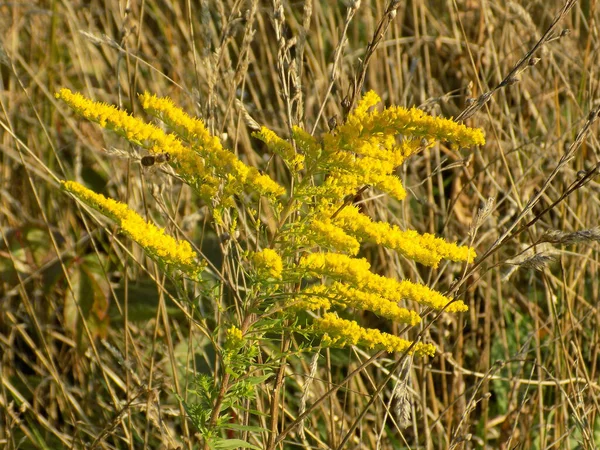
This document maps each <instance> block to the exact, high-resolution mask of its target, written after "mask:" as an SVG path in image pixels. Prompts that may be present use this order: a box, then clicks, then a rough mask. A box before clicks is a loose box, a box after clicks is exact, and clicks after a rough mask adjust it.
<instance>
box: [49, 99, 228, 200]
mask: <svg viewBox="0 0 600 450" xmlns="http://www.w3.org/2000/svg"><path fill="white" fill-rule="evenodd" d="M56 98H58V99H61V100H63V101H64V102H65V103H66V104H67V105H69V107H70V108H71V109H73V110H74V111H75V112H77V113H78V114H79V115H81V116H82V117H84V118H86V119H87V120H90V121H92V122H96V123H98V124H99V125H100V126H101V127H103V128H107V129H109V130H113V131H115V132H117V133H119V134H121V135H123V136H124V137H125V138H126V139H127V140H128V141H130V142H132V143H134V144H137V145H141V146H143V147H145V148H147V149H149V150H150V151H151V152H153V153H163V152H168V153H169V154H170V156H171V160H172V161H175V162H176V164H177V172H178V173H179V174H180V175H181V176H182V177H184V178H185V179H188V180H190V181H192V182H195V181H201V182H202V184H203V185H204V186H211V187H216V186H217V185H218V182H217V181H216V180H214V179H213V178H212V177H211V176H210V175H209V174H208V173H207V172H206V170H205V166H204V161H203V160H202V158H200V157H199V156H198V155H197V154H196V153H194V152H193V151H192V150H191V149H189V148H187V147H185V146H184V145H183V143H182V142H181V141H180V140H179V139H178V138H177V137H176V136H175V135H173V134H167V133H165V132H164V131H162V130H161V129H160V128H158V127H156V126H154V125H152V124H149V123H146V122H144V121H142V120H140V119H138V118H136V117H133V116H131V115H129V114H128V113H127V112H126V111H122V110H120V109H118V108H116V107H115V106H112V105H107V104H105V103H102V102H95V101H92V100H89V99H87V98H85V97H84V96H83V95H81V94H79V93H74V92H71V91H70V90H69V89H65V88H63V89H61V90H60V91H58V93H56ZM215 189H216V188H215ZM215 189H212V190H211V192H214V190H215Z"/></svg>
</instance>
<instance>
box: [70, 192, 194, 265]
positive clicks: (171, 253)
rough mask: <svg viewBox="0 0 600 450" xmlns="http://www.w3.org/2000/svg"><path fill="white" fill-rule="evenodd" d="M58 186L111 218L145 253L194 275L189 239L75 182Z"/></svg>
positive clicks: (192, 252) (192, 254) (192, 253)
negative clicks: (165, 229) (175, 234)
mask: <svg viewBox="0 0 600 450" xmlns="http://www.w3.org/2000/svg"><path fill="white" fill-rule="evenodd" d="M62 186H63V188H64V189H65V190H66V191H67V192H70V193H71V194H73V195H74V196H75V197H77V198H79V199H80V200H81V201H83V202H84V203H86V204H87V205H89V206H91V207H92V208H94V209H96V210H98V211H100V212H101V213H102V214H104V215H106V216H108V217H110V218H112V219H113V220H114V221H115V222H117V223H118V224H119V226H120V227H121V228H122V230H123V231H124V232H125V234H126V235H127V236H129V237H130V238H131V239H133V240H134V241H135V242H137V243H138V244H139V245H140V246H141V247H142V248H144V250H146V251H147V252H148V253H149V254H151V255H154V256H156V257H157V258H159V259H160V260H161V261H163V262H164V263H167V264H173V265H175V266H178V267H179V268H181V269H183V270H185V271H186V272H188V273H190V274H192V275H197V273H198V272H199V271H200V270H201V266H200V265H199V264H197V263H196V253H195V252H194V251H193V250H192V247H191V245H190V244H189V242H187V241H180V240H177V239H175V238H173V237H172V236H169V235H166V234H165V231H164V230H163V229H161V228H158V227H156V226H155V225H153V224H151V223H148V222H146V221H145V220H144V219H143V218H142V217H141V216H140V215H139V214H138V213H136V212H135V211H133V210H131V209H130V208H129V207H128V206H127V205H125V204H124V203H121V202H118V201H116V200H113V199H111V198H106V197H105V196H103V195H102V194H97V193H95V192H94V191H91V190H90V189H88V188H86V187H85V186H82V185H81V184H79V183H76V182H74V181H63V182H62Z"/></svg>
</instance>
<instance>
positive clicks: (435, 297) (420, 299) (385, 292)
mask: <svg viewBox="0 0 600 450" xmlns="http://www.w3.org/2000/svg"><path fill="white" fill-rule="evenodd" d="M299 268H301V269H306V270H307V271H308V272H309V273H311V274H313V275H314V276H319V277H321V276H329V277H331V278H333V279H335V280H338V281H344V282H346V283H348V284H351V285H353V286H355V287H356V288H357V289H359V290H361V291H371V292H374V293H376V294H379V295H380V296H382V297H385V298H387V299H389V300H396V301H399V300H402V299H409V300H412V301H415V302H417V303H419V304H421V305H424V306H429V307H431V308H433V309H437V310H440V309H443V308H446V309H445V310H446V311H447V312H463V311H467V310H468V309H469V308H468V307H467V305H465V304H464V303H463V302H462V301H460V300H457V301H453V300H452V299H450V298H448V297H446V296H444V295H442V294H441V293H439V292H437V291H435V290H433V289H431V288H429V287H427V286H424V285H421V284H417V283H413V282H412V281H408V280H402V281H397V280H394V279H392V278H388V277H383V276H381V275H377V274H374V273H372V272H371V271H370V268H371V265H370V264H369V263H368V262H367V260H366V259H364V258H361V259H357V258H351V257H349V256H347V255H342V254H339V253H312V254H309V255H306V256H303V257H302V258H301V259H300V262H299Z"/></svg>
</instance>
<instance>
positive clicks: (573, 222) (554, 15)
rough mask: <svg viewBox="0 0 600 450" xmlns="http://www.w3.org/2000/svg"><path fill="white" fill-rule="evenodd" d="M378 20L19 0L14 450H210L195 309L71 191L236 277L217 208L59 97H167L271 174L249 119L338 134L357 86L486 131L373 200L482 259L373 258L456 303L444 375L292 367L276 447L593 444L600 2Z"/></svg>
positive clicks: (1, 72)
mask: <svg viewBox="0 0 600 450" xmlns="http://www.w3.org/2000/svg"><path fill="white" fill-rule="evenodd" d="M359 3H360V2H346V4H347V6H345V5H344V4H343V3H342V2H337V1H336V2H334V1H309V0H307V1H304V2H303V1H295V2H280V1H277V0H273V2H258V1H252V0H247V1H240V0H224V1H216V0H208V1H201V2H167V1H164V2H163V1H155V0H147V1H145V2H131V3H129V2H117V1H115V0H108V1H98V0H91V1H88V2H71V1H65V0H62V1H56V2H41V3H38V4H31V3H28V2H5V3H0V44H1V47H0V107H1V113H0V130H1V131H0V150H1V152H0V226H1V236H2V240H1V241H0V299H1V303H0V305H1V306H0V447H3V448H9V449H16V448H20V449H26V448H95V449H110V448H129V449H134V448H157V449H158V448H164V449H175V448H189V449H191V448H197V447H194V446H195V445H198V440H197V438H196V437H195V435H194V430H193V429H191V427H190V425H189V423H188V422H187V421H186V420H183V418H182V417H183V415H184V411H183V408H182V406H181V404H180V403H179V402H178V401H177V399H176V397H175V395H174V393H178V394H179V395H180V396H182V397H184V398H186V397H188V396H191V394H190V389H191V385H190V381H191V380H190V377H186V374H191V373H194V372H196V371H202V370H208V369H209V368H210V369H214V367H213V360H214V355H212V354H211V353H210V345H208V344H209V343H208V341H207V339H206V338H205V337H203V336H204V334H203V333H202V330H199V328H198V326H197V323H196V321H195V320H191V319H192V317H190V309H189V307H188V303H187V302H184V301H183V299H181V298H178V297H177V296H174V293H173V291H172V290H171V289H170V286H169V283H168V282H167V281H166V280H165V279H164V278H163V277H162V276H161V274H160V272H159V271H158V269H157V268H156V267H155V266H153V265H152V264H151V262H150V261H147V260H145V259H144V256H143V254H142V253H141V252H140V250H139V249H138V248H136V247H135V246H133V245H131V243H129V242H128V241H127V240H125V239H123V238H122V237H121V236H119V234H118V233H116V230H115V229H113V228H112V227H111V226H108V227H107V226H106V225H105V222H103V221H101V220H99V219H98V220H96V219H91V218H90V217H91V216H89V215H87V214H83V211H81V210H80V209H79V208H78V207H77V206H76V204H74V203H73V202H72V201H71V200H70V199H69V198H67V197H66V196H65V195H63V194H62V193H61V192H60V191H59V189H58V185H57V179H59V178H60V179H75V180H79V181H82V182H84V183H85V184H87V185H89V186H91V187H93V188H94V189H96V190H103V191H104V192H105V193H107V194H109V195H111V196H112V197H113V198H119V199H123V200H125V199H127V201H128V202H129V204H131V205H132V206H133V207H135V208H137V209H138V210H140V211H142V210H143V208H144V205H146V207H147V209H146V211H147V214H149V215H151V216H152V217H153V218H154V219H155V220H157V221H159V222H161V223H163V224H165V225H167V226H168V227H169V228H170V230H171V231H173V232H174V233H181V234H184V235H186V236H187V237H189V238H190V239H191V240H192V241H193V242H195V243H196V244H198V245H200V246H202V248H203V249H204V251H205V252H207V253H208V254H209V255H212V256H211V258H213V259H214V262H215V263H216V264H219V258H220V256H215V255H217V254H218V253H219V252H218V249H219V242H218V239H217V237H215V236H211V235H210V233H209V232H208V230H207V229H206V227H205V220H206V217H205V216H204V210H203V209H202V208H200V207H199V205H198V204H197V203H195V200H194V199H193V198H191V196H190V194H189V192H188V191H186V190H182V189H181V188H180V186H179V184H178V183H177V182H176V181H175V180H173V178H172V177H170V176H169V175H168V174H166V173H163V172H161V171H160V170H157V171H155V172H154V173H149V171H142V170H140V166H139V164H138V163H137V161H138V160H139V158H140V156H143V155H140V154H138V153H136V152H137V149H135V148H129V147H125V144H124V142H123V141H121V140H117V139H116V138H115V137H114V136H112V135H110V134H106V133H101V132H100V131H99V129H98V128H95V127H94V126H92V125H90V124H87V123H84V122H83V121H81V120H79V119H78V118H76V117H74V116H73V115H72V114H71V113H69V112H68V111H67V110H66V108H65V107H64V105H61V104H58V103H57V101H56V100H55V99H54V97H53V93H54V92H55V91H56V90H57V89H58V88H60V87H63V86H64V87H69V88H71V89H74V90H78V91H82V92H83V93H84V94H86V95H87V96H88V97H91V98H94V99H98V100H103V101H107V102H111V103H116V104H118V105H120V106H122V107H125V108H128V109H129V110H132V111H134V112H136V113H139V107H138V105H137V104H136V101H135V100H134V98H135V94H136V93H137V92H141V91H143V90H148V91H151V92H154V93H157V94H161V95H168V96H170V97H171V98H173V100H174V101H175V102H176V103H177V104H179V105H181V106H182V107H183V108H184V109H186V110H187V111H189V112H191V113H194V114H196V115H198V116H201V117H203V118H204V119H205V120H206V122H207V124H208V125H209V126H210V127H211V129H213V130H214V131H215V133H217V134H219V135H221V136H223V137H224V138H225V142H226V144H227V145H228V146H229V147H230V148H232V149H235V151H236V152H237V153H238V154H239V155H240V157H241V158H242V159H243V160H245V161H247V162H249V163H250V164H253V165H255V166H257V167H260V168H261V169H266V168H267V164H266V158H265V155H264V154H263V153H262V150H261V148H260V146H259V145H257V142H256V141H254V140H253V139H252V138H251V137H250V133H251V131H252V128H253V126H256V125H253V123H254V122H252V120H254V121H255V122H256V123H258V124H261V125H266V126H268V127H271V128H272V129H274V130H275V131H277V132H278V133H280V134H282V135H289V133H288V132H289V129H290V126H291V124H293V123H296V122H297V121H302V122H304V123H305V124H306V126H307V129H309V130H310V129H314V130H315V133H316V134H319V133H320V132H322V131H323V130H326V129H327V127H328V125H327V124H328V122H329V123H330V124H332V123H333V118H334V117H337V120H341V119H342V118H343V117H344V115H345V114H346V112H347V111H348V108H350V107H351V106H352V104H353V102H354V101H355V100H356V98H357V96H358V95H360V91H361V88H363V87H364V88H368V89H374V90H376V91H377V92H378V93H379V94H381V95H382V97H383V98H384V100H385V101H386V102H387V103H388V104H398V105H408V106H410V105H413V104H416V105H420V106H421V107H422V108H423V109H425V110H427V111H428V112H431V113H433V114H442V115H444V116H455V117H456V116H458V117H461V118H464V119H466V123H467V124H468V125H470V126H477V127H482V128H483V129H484V130H485V132H486V135H487V143H486V145H485V146H484V147H482V148H476V149H470V150H462V149H453V148H448V147H446V146H445V145H444V144H443V143H442V144H439V145H436V146H435V147H433V148H432V149H431V150H430V151H428V152H425V153H422V154H420V155H419V156H417V157H414V158H412V159H411V161H410V163H409V164H407V165H406V166H405V169H403V170H402V172H401V173H400V174H399V175H400V176H401V177H402V178H403V180H405V184H406V186H407V187H408V188H409V200H407V201H405V202H403V203H402V204H398V203H395V202H390V201H388V199H386V198H385V197H381V196H378V195H377V193H375V192H373V191H371V190H366V191H365V192H363V193H362V194H361V198H360V199H358V200H359V201H360V202H361V203H362V204H363V205H364V208H365V210H366V211H368V212H369V213H370V214H371V215H372V216H373V217H376V218H381V219H384V218H385V219H388V220H390V221H391V222H392V223H397V224H399V225H400V226H402V227H410V228H415V229H418V230H420V231H424V232H432V233H436V234H438V235H441V236H444V237H447V238H449V239H451V240H452V239H455V240H456V239H458V240H464V241H465V242H467V243H472V245H474V246H475V247H476V249H477V251H478V253H479V255H480V259H478V261H477V262H476V264H475V265H473V266H471V267H468V268H467V269H466V271H463V272H461V268H460V267H459V266H457V265H456V264H448V265H446V266H442V267H441V268H439V269H436V270H432V269H427V268H423V267H421V266H418V265H416V264H414V263H411V262H409V261H405V260H401V259H399V258H398V257H397V255H395V254H393V253H390V252H386V251H384V250H382V249H380V248H376V247H372V248H366V249H365V250H364V252H365V254H367V255H368V256H369V257H370V258H371V260H372V261H373V265H374V267H375V268H376V269H377V270H378V271H379V272H380V273H382V274H386V275H396V276H399V277H409V278H411V279H414V280H420V281H423V282H425V283H428V284H429V285H431V286H434V287H436V288H437V289H439V290H442V291H447V292H452V293H455V294H460V295H461V296H462V298H464V299H465V300H466V302H467V303H468V305H469V307H470V311H469V313H465V314H463V315H461V316H450V315H442V316H441V317H440V318H439V320H436V321H435V322H433V325H431V326H430V328H428V329H427V330H425V335H426V336H427V338H428V339H430V340H431V341H432V342H435V343H436V345H437V346H438V350H439V351H438V355H437V356H436V357H435V358H432V359H430V360H428V361H425V362H421V361H415V362H414V363H413V364H411V365H407V364H405V363H402V365H401V366H400V367H397V366H398V365H397V364H395V361H393V360H391V359H389V357H388V356H379V357H377V358H371V356H372V355H369V354H366V353H364V352H362V351H360V350H358V349H356V350H354V351H350V352H327V353H324V358H321V359H318V360H317V359H315V360H312V361H311V358H310V357H306V359H303V358H297V359H295V360H291V363H290V365H288V366H287V369H286V371H285V373H284V375H285V377H284V378H283V384H282V387H281V389H282V397H281V398H282V400H283V401H282V403H281V405H280V408H279V410H280V413H279V421H278V422H279V423H278V424H275V425H277V428H278V431H279V432H284V433H285V434H280V435H279V438H277V439H275V436H274V437H273V438H272V439H275V440H274V441H272V442H271V444H275V443H279V444H281V447H280V448H290V449H292V448H306V449H308V448H325V449H327V448H332V449H340V448H342V447H343V448H346V449H352V448H367V449H397V448H398V449H399V448H427V449H433V448H435V449H446V448H454V449H461V448H501V449H514V448H522V449H529V448H539V449H545V448H560V449H575V448H584V449H593V448H597V447H598V446H600V416H599V413H600V407H599V399H600V384H599V383H598V381H597V380H598V376H599V369H600V365H599V361H600V358H599V352H600V337H599V331H598V330H600V309H599V306H598V304H599V302H598V301H599V299H600V285H599V280H600V277H599V276H598V274H599V273H600V269H599V263H600V261H599V259H600V258H599V254H598V228H597V225H598V223H599V220H600V203H599V201H598V199H599V198H600V196H599V193H600V185H599V184H598V181H599V178H598V169H599V167H600V166H599V165H598V162H599V161H598V139H597V136H598V125H597V119H598V106H599V105H600V103H599V99H600V93H599V80H600V78H599V77H598V74H599V73H600V71H599V69H600V64H599V61H600V58H599V57H598V55H599V51H600V42H599V38H598V25H597V24H598V20H599V19H600V15H599V10H598V5H597V3H596V2H595V1H591V2H572V1H569V2H566V3H565V2H561V1H551V2H547V1H534V2H530V1H522V2H504V1H492V2H475V1H461V2H454V1H448V2H439V1H420V2H417V1H413V2H392V5H391V6H390V4H389V3H388V2H385V1H382V0H372V1H365V0H363V1H362V4H360V5H359ZM547 30H548V31H547ZM104 149H106V151H103V150H104ZM268 170H269V171H270V173H271V174H272V175H273V176H274V177H276V178H280V179H284V178H285V176H286V175H285V171H284V170H283V168H282V167H278V166H277V165H276V164H271V165H269V166H268ZM490 199H494V200H495V201H493V200H490ZM478 211H479V212H478ZM99 224H100V226H99ZM157 286H158V288H159V289H157ZM187 295H188V297H189V299H190V300H191V301H192V303H194V299H195V293H194V291H193V288H190V291H189V292H188V293H187ZM177 300H181V301H177ZM195 304H197V305H200V308H201V311H199V312H200V313H202V314H204V315H211V314H215V311H213V310H212V309H210V306H207V305H206V304H204V303H202V301H198V299H195ZM90 305H91V306H90ZM202 308H204V309H202ZM197 313H198V311H195V312H193V313H192V314H197ZM106 315H109V316H110V322H108V321H106V320H105V316H106ZM84 316H85V317H86V318H87V320H82V318H83V317H84ZM367 319H368V320H372V321H373V325H377V324H378V323H377V321H376V319H375V318H374V317H371V318H367ZM396 331H398V330H396ZM370 358H371V359H370ZM392 369H394V370H392ZM351 375H352V376H351ZM272 388H273V385H272V384H268V385H267V386H266V387H265V390H266V391H267V390H270V389H272ZM332 388H334V389H333V392H334V395H330V396H326V397H323V399H322V401H320V402H317V403H315V401H316V400H317V399H319V398H320V397H321V396H322V395H323V394H325V393H326V392H328V391H330V390H332ZM266 391H265V392H266ZM286 393H287V394H286ZM266 398H267V395H266V393H264V392H259V393H258V405H259V407H261V409H262V410H263V411H267V410H268V403H267V401H266ZM261 402H263V403H261ZM367 406H368V408H367ZM302 411H307V412H310V413H307V414H306V415H302V416H301V417H300V419H302V420H299V414H301V413H302ZM357 418H358V419H359V420H357ZM237 419H239V420H242V419H241V418H239V417H238V418H237ZM300 422H302V426H301V427H296V428H293V429H292V428H290V425H291V424H300ZM263 425H264V426H266V427H268V426H269V425H268V423H267V421H266V420H265V422H264V424H263ZM244 438H245V439H247V440H249V441H250V442H257V441H254V440H253V439H254V438H253V436H252V432H246V433H245V436H244Z"/></svg>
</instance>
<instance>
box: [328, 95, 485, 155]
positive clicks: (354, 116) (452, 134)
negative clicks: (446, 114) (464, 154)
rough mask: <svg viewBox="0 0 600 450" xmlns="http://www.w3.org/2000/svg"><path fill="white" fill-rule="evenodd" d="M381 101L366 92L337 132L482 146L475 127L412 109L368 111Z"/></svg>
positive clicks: (481, 137) (397, 108)
mask: <svg viewBox="0 0 600 450" xmlns="http://www.w3.org/2000/svg"><path fill="white" fill-rule="evenodd" d="M380 101H381V99H380V98H379V96H378V95H377V94H376V93H375V92H373V91H369V92H367V93H366V94H365V95H364V96H363V98H362V99H361V101H360V102H359V104H358V105H357V107H356V108H355V109H354V111H353V112H352V113H351V114H350V115H349V116H348V120H347V121H346V123H345V124H343V125H342V126H341V127H339V129H338V132H339V133H340V134H341V135H345V136H357V137H360V136H376V135H389V134H392V135H398V134H400V135H403V136H411V137H417V138H419V139H421V138H422V137H424V138H426V139H437V140H444V141H449V142H453V143H455V144H457V145H459V146H468V145H483V144H485V137H484V135H483V131H481V130H480V129H478V128H469V127H467V126H465V125H463V124H459V123H457V122H455V121H454V120H452V119H444V118H441V117H433V116H430V115H429V114H427V113H425V112H424V111H422V110H420V109H418V108H415V107H412V108H410V109H406V108H403V107H401V106H391V107H389V108H386V109H384V110H383V111H377V110H374V111H369V109H370V108H371V107H373V106H375V105H376V104H378V103H379V102H380Z"/></svg>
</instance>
